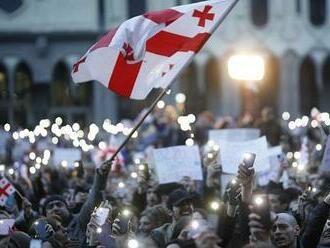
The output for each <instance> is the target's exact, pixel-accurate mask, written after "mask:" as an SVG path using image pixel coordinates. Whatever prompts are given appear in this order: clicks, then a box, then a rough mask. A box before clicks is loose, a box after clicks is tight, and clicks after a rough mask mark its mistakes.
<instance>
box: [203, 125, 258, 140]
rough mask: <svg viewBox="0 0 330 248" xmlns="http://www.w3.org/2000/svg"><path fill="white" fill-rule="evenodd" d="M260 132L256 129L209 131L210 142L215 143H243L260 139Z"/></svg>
mask: <svg viewBox="0 0 330 248" xmlns="http://www.w3.org/2000/svg"><path fill="white" fill-rule="evenodd" d="M259 137H260V130H259V129H256V128H233V129H213V130H210V131H209V140H213V141H214V142H215V143H219V142H221V141H229V142H242V141H248V140H254V139H258V138H259Z"/></svg>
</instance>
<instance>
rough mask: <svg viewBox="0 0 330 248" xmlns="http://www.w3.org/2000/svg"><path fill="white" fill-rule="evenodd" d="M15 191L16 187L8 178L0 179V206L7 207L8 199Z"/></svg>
mask: <svg viewBox="0 0 330 248" xmlns="http://www.w3.org/2000/svg"><path fill="white" fill-rule="evenodd" d="M15 191H16V190H15V187H14V186H13V185H12V184H11V183H10V182H9V181H8V180H7V179H6V178H2V179H0V206H5V205H6V201H7V199H8V197H9V196H11V195H12V194H14V193H15Z"/></svg>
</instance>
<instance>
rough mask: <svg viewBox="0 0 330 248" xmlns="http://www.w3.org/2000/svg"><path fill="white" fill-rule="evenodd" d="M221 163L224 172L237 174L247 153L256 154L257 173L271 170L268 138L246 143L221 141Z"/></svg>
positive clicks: (255, 166) (255, 165) (255, 167)
mask: <svg viewBox="0 0 330 248" xmlns="http://www.w3.org/2000/svg"><path fill="white" fill-rule="evenodd" d="M219 145H220V161H221V165H222V169H223V172H226V173H230V174H236V173H237V170H238V166H239V164H240V163H242V161H243V157H244V154H245V153H255V154H256V160H255V162H254V165H253V167H254V169H255V171H256V172H259V171H265V170H268V169H269V167H270V166H269V158H268V148H267V141H266V137H265V136H263V137H261V138H259V139H255V140H250V141H244V142H228V141H221V142H219Z"/></svg>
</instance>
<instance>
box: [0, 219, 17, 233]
mask: <svg viewBox="0 0 330 248" xmlns="http://www.w3.org/2000/svg"><path fill="white" fill-rule="evenodd" d="M14 223H15V219H1V220H0V235H8V234H9V233H10V231H11V230H12V228H13V226H14Z"/></svg>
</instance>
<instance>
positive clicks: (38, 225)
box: [33, 220, 49, 240]
mask: <svg viewBox="0 0 330 248" xmlns="http://www.w3.org/2000/svg"><path fill="white" fill-rule="evenodd" d="M47 224H48V222H47V221H46V220H37V221H36V222H34V224H33V225H34V229H35V231H36V237H37V238H38V239H41V240H46V239H47V238H48V236H49V234H48V232H47V230H46V226H47Z"/></svg>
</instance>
